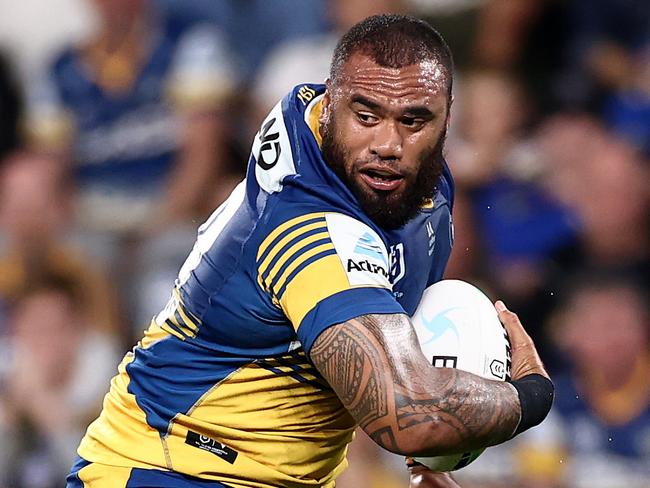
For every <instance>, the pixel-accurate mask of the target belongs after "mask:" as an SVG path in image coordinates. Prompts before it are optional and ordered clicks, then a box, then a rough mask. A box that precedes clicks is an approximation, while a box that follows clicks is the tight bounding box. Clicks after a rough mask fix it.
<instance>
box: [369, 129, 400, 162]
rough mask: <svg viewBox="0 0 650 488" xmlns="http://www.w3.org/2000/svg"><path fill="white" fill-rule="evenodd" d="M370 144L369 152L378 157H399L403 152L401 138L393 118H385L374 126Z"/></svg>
mask: <svg viewBox="0 0 650 488" xmlns="http://www.w3.org/2000/svg"><path fill="white" fill-rule="evenodd" d="M375 129H376V130H375V134H374V137H373V139H372V143H371V145H370V148H369V149H370V153H371V154H373V155H376V156H378V157H379V158H380V159H400V158H401V157H402V153H403V140H402V136H401V134H400V132H399V128H398V127H397V124H396V122H395V121H394V120H385V121H383V122H382V123H380V124H379V125H377V126H376V128H375Z"/></svg>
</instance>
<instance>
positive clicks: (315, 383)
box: [258, 361, 329, 390]
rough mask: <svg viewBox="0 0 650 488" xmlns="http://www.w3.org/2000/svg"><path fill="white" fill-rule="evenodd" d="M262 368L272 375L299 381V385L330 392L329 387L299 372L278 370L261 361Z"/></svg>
mask: <svg viewBox="0 0 650 488" xmlns="http://www.w3.org/2000/svg"><path fill="white" fill-rule="evenodd" d="M258 364H259V365H260V366H261V367H262V368H264V369H266V370H268V371H271V372H272V373H275V374H277V375H278V376H289V377H291V378H293V379H294V380H296V381H298V382H299V383H303V384H306V385H311V386H313V387H314V388H316V389H318V390H328V389H329V387H328V386H327V385H326V384H323V383H320V382H319V381H318V380H315V379H310V378H305V377H304V376H302V375H301V374H300V372H299V371H283V370H281V369H279V368H276V367H274V366H271V365H270V364H268V363H266V362H264V361H260V362H259V363H258Z"/></svg>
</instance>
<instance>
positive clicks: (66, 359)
mask: <svg viewBox="0 0 650 488" xmlns="http://www.w3.org/2000/svg"><path fill="white" fill-rule="evenodd" d="M80 285H81V284H80V283H75V282H73V281H71V280H69V279H67V278H65V277H61V276H55V275H51V276H44V277H42V280H41V281H39V282H36V283H32V284H31V286H30V287H29V288H28V289H26V290H25V291H24V292H23V293H22V294H21V296H20V297H19V298H18V299H17V300H16V302H15V304H14V306H13V307H12V312H11V314H10V320H9V327H10V331H11V336H10V340H11V348H10V354H9V355H8V356H3V362H6V363H7V371H6V374H5V375H3V376H2V377H0V386H1V388H0V432H2V436H1V439H0V462H1V460H3V459H4V460H5V462H6V464H5V465H4V466H0V468H1V469H0V486H2V484H3V483H5V484H6V485H5V486H11V487H13V488H54V487H58V486H60V484H61V480H63V479H64V478H65V473H66V472H67V470H68V467H69V465H70V463H71V461H72V460H73V459H74V453H75V446H76V444H77V443H78V441H79V439H80V438H81V436H82V435H83V432H84V430H85V427H86V425H87V423H88V421H89V420H90V419H92V418H93V417H94V416H95V415H96V414H97V412H98V410H99V409H100V406H101V399H102V396H103V394H104V392H105V389H106V381H107V380H108V378H110V376H111V375H112V374H113V372H114V371H113V370H114V364H115V360H116V359H117V358H118V357H119V351H120V350H119V348H118V347H117V346H116V340H115V338H114V337H111V336H109V335H107V334H104V333H100V332H98V331H97V330H96V329H94V328H93V327H91V326H90V324H89V320H88V317H87V316H86V314H85V312H86V310H87V306H86V305H87V304H85V303H84V301H83V300H84V299H83V294H82V290H81V288H80Z"/></svg>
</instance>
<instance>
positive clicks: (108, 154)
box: [0, 0, 650, 488]
mask: <svg viewBox="0 0 650 488" xmlns="http://www.w3.org/2000/svg"><path fill="white" fill-rule="evenodd" d="M387 11H397V12H407V13H413V14H415V15H418V16H421V17H423V18H426V19H428V20H429V21H430V22H431V23H432V25H434V26H435V27H436V28H438V29H439V30H440V31H441V32H442V33H443V35H444V36H445V38H446V39H447V40H448V42H449V44H450V45H451V48H452V51H453V52H454V55H455V58H456V64H457V70H456V81H455V87H454V93H455V101H454V105H453V109H452V120H451V127H450V130H449V133H448V137H447V159H448V161H449V163H450V166H451V167H452V171H453V173H454V175H455V178H456V182H457V186H458V193H457V199H456V206H455V214H454V221H455V229H456V241H455V248H454V254H453V256H452V259H451V262H450V265H449V268H448V272H447V276H448V277H456V278H462V279H465V280H468V281H470V282H473V283H477V284H479V285H480V286H482V287H483V289H484V290H486V291H487V292H488V293H489V294H490V295H491V296H492V297H494V298H496V297H499V298H503V299H504V300H505V301H506V303H507V304H508V305H509V306H510V308H511V309H513V310H515V311H517V312H518V313H519V315H520V317H521V318H522V321H523V323H524V325H525V326H526V327H527V329H528V330H529V331H530V332H531V334H532V335H533V336H534V338H535V340H536V342H537V344H538V346H539V348H540V351H541V353H542V355H543V358H544V360H545V361H546V363H547V365H548V366H549V368H550V370H551V371H552V372H553V374H554V378H555V379H556V382H557V385H558V397H557V402H556V405H555V407H554V410H553V412H552V414H551V417H550V418H549V420H548V421H547V422H545V423H544V424H543V425H542V426H541V427H539V428H537V429H534V430H533V431H531V432H530V434H528V435H526V436H523V437H522V438H521V439H517V440H516V441H513V442H511V443H508V444H507V445H505V446H503V447H499V448H491V449H489V450H488V451H487V452H486V454H484V455H483V457H482V458H481V459H480V460H479V461H477V462H476V463H475V464H474V465H472V466H471V467H469V468H467V469H465V470H463V471H461V472H460V473H459V476H458V477H459V479H460V480H461V482H462V485H463V486H464V487H502V486H512V487H515V486H518V487H528V488H532V487H535V488H551V487H553V488H559V487H571V488H573V487H583V486H585V487H586V486H589V487H592V488H615V487H627V488H629V487H639V488H642V487H645V488H647V487H649V486H650V380H648V378H650V359H649V357H650V356H649V354H648V345H649V341H650V339H649V337H650V321H649V319H648V318H649V315H648V295H647V293H648V277H649V276H650V273H648V255H649V252H650V251H649V250H650V246H648V221H649V219H648V201H649V200H648V197H649V194H648V193H649V190H650V185H649V184H648V182H649V181H650V180H649V178H648V162H649V156H650V7H648V4H647V1H645V0H564V1H560V0H402V1H397V0H374V1H373V0H354V1H353V0H347V1H346V0H151V1H150V2H148V3H147V2H143V1H141V0H21V2H15V1H13V0H0V55H1V56H2V58H1V61H0V487H1V488H9V487H12V488H13V487H16V488H18V487H26V488H27V487H29V488H46V487H48V488H49V487H55V486H61V479H62V476H63V474H62V473H63V472H65V471H66V470H67V467H68V466H69V464H70V461H71V460H72V458H73V456H74V447H75V445H76V443H77V442H78V439H79V438H80V436H81V435H82V433H83V430H84V429H85V426H86V424H87V423H88V421H89V420H91V419H92V418H93V417H94V416H95V415H96V413H97V410H98V408H99V406H100V402H101V398H102V396H103V394H104V392H105V390H106V388H107V379H108V378H109V377H110V376H111V375H112V373H113V371H114V368H115V365H116V364H117V363H118V360H119V358H120V357H121V355H122V354H123V353H124V352H125V351H126V350H128V349H129V348H130V347H131V346H132V345H133V343H134V341H135V340H137V338H138V337H139V335H140V333H141V331H142V330H143V329H144V328H145V326H146V325H147V322H148V320H149V319H150V317H151V316H152V315H153V314H154V313H156V312H157V311H158V310H159V309H160V308H161V307H162V306H163V305H164V303H165V302H166V300H167V297H168V294H169V290H170V287H171V285H172V283H173V279H174V276H175V274H176V271H177V269H178V268H179V266H180V264H181V263H182V260H183V259H184V257H185V256H186V254H187V253H188V252H189V249H190V248H191V246H192V243H193V240H194V233H195V229H196V227H197V226H198V224H199V223H200V222H202V220H203V219H204V218H205V217H206V215H208V214H209V212H210V211H211V209H212V208H214V207H215V206H216V205H217V204H218V203H219V202H220V201H222V200H223V198H224V197H225V196H226V195H227V194H228V192H229V191H230V189H231V188H232V187H233V186H234V184H235V183H236V181H237V180H238V179H239V178H240V177H241V175H242V171H243V169H244V167H243V164H244V161H245V160H246V159H247V153H248V150H249V149H248V146H249V143H250V141H251V139H252V136H253V134H254V133H255V131H256V129H257V124H258V123H259V121H260V120H261V118H262V117H263V116H264V114H265V113H266V111H267V110H268V109H269V108H270V107H271V106H272V105H273V104H275V102H276V101H277V100H278V99H279V98H280V97H281V96H282V95H283V94H284V92H286V91H287V90H288V89H290V88H291V87H292V86H293V85H294V84H296V83H299V82H303V81H311V82H318V81H321V80H323V79H324V77H325V76H326V73H327V64H328V61H329V56H330V54H331V51H332V49H333V46H334V44H335V42H336V39H337V37H338V35H339V34H340V32H343V31H345V29H347V28H348V27H349V26H350V25H352V24H353V23H354V22H356V21H357V20H359V19H360V18H363V17H365V16H366V15H368V14H372V13H378V12H387ZM66 46H74V48H75V50H74V51H68V53H67V54H65V55H62V53H63V52H64V50H65V49H67V47H66ZM89 80H90V82H89ZM129 168H131V169H129ZM151 175H154V176H151ZM350 458H351V468H350V469H349V470H348V472H347V473H346V474H345V475H344V476H343V479H341V481H340V483H339V484H338V485H337V486H340V487H342V488H345V487H359V486H368V487H370V486H372V487H387V488H391V487H393V486H406V481H405V480H406V474H405V472H404V469H403V465H402V460H401V459H399V458H397V457H395V456H390V455H387V454H384V453H381V452H379V451H378V450H377V449H376V448H375V447H374V446H373V445H372V444H371V443H370V442H369V441H368V440H367V439H366V438H365V436H364V435H363V434H360V435H359V436H358V439H357V441H356V442H355V444H354V445H353V447H352V449H351V455H350Z"/></svg>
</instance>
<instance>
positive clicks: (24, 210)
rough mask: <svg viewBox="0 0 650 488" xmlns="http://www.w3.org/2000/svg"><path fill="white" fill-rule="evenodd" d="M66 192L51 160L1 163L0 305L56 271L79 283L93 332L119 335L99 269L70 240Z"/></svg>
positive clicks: (26, 157) (20, 158)
mask: <svg viewBox="0 0 650 488" xmlns="http://www.w3.org/2000/svg"><path fill="white" fill-rule="evenodd" d="M70 192H71V188H70V186H69V183H68V181H67V180H65V179H64V178H63V171H62V169H61V167H60V166H59V165H58V164H57V162H56V161H54V160H52V159H50V158H47V157H44V156H39V155H35V154H30V153H26V152H23V153H15V154H13V155H12V156H10V157H8V158H6V159H5V160H4V161H3V162H2V167H1V168H0V303H4V304H5V305H7V304H11V303H12V302H13V301H14V300H16V299H17V297H18V296H20V295H21V294H22V293H24V291H25V289H27V288H29V287H30V286H31V285H32V284H33V283H34V282H38V281H39V280H40V279H41V278H42V276H44V275H48V274H50V273H55V274H57V275H61V276H67V277H68V278H69V279H72V280H74V281H75V282H78V283H80V285H79V287H80V289H81V290H82V291H81V292H82V293H83V295H84V300H83V303H84V304H85V305H86V306H87V309H86V310H85V311H84V314H85V316H86V317H87V319H88V321H89V323H91V324H92V326H93V327H94V328H95V329H97V330H101V331H103V332H105V333H108V334H119V333H122V332H123V331H122V330H121V329H120V328H119V326H118V320H119V317H118V312H117V309H118V307H117V305H116V297H115V291H114V290H113V289H112V287H111V285H110V284H109V281H108V279H107V278H106V276H105V275H104V272H103V269H102V268H101V267H100V266H98V264H97V263H96V262H95V261H93V260H91V259H89V258H88V257H87V256H85V255H84V254H83V253H81V252H80V251H79V250H78V248H77V247H76V246H75V245H74V242H73V240H72V239H71V238H70V235H69V230H70V226H71V222H70V204H71V199H72V196H71V194H70ZM0 322H1V321H0ZM2 329H3V327H0V332H1V331H2ZM0 335H2V334H0Z"/></svg>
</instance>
